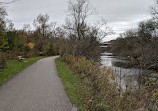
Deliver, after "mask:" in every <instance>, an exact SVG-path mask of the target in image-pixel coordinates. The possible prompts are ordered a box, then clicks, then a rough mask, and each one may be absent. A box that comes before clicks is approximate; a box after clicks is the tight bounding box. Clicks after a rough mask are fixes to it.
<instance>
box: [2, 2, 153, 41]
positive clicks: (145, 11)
mask: <svg viewBox="0 0 158 111" xmlns="http://www.w3.org/2000/svg"><path fill="white" fill-rule="evenodd" d="M0 1H10V0H0ZM89 1H90V4H91V5H92V6H93V7H94V8H96V10H97V14H95V15H93V16H91V17H90V18H89V21H90V22H91V23H95V22H96V21H98V20H99V19H100V18H101V17H103V18H105V20H107V22H108V25H109V26H110V27H111V28H112V29H113V30H114V31H115V34H114V35H111V36H109V37H107V38H106V39H105V40H111V39H114V38H116V37H117V36H118V35H119V33H122V32H124V31H125V30H127V29H129V28H134V27H136V24H137V23H138V22H139V21H142V20H145V19H148V18H149V15H150V14H149V7H150V6H152V5H153V4H154V0H89ZM67 7H68V0H19V1H18V2H15V3H13V4H10V5H8V6H7V7H6V8H7V12H8V18H9V19H11V20H12V22H13V23H14V24H15V27H16V28H18V29H19V28H22V27H23V24H32V22H33V20H34V18H35V17H37V15H38V14H40V13H42V14H44V13H48V15H49V16H50V18H51V21H53V22H57V23H58V24H62V23H64V20H65V17H66V16H67V14H68V13H67Z"/></svg>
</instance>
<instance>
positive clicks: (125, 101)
mask: <svg viewBox="0 0 158 111" xmlns="http://www.w3.org/2000/svg"><path fill="white" fill-rule="evenodd" d="M61 60H62V61H64V62H65V63H66V64H68V65H69V66H70V67H71V69H72V70H73V71H75V72H76V73H78V74H79V75H80V78H81V81H82V83H84V84H86V85H87V86H88V87H89V88H90V89H91V90H92V93H91V94H92V97H93V98H92V104H93V105H92V106H91V107H92V108H90V109H89V111H135V110H137V109H139V108H142V107H144V106H145V105H146V104H145V100H144V99H143V98H144V92H143V91H141V90H140V91H139V92H136V91H135V90H133V89H130V88H128V89H127V90H126V92H124V93H122V94H121V95H120V89H118V88H117V83H111V81H110V80H112V79H113V75H112V70H111V69H110V68H106V67H104V68H102V69H100V68H99V67H98V66H97V65H96V64H95V62H93V61H92V60H87V59H86V58H85V57H74V56H71V55H63V56H62V57H61Z"/></svg>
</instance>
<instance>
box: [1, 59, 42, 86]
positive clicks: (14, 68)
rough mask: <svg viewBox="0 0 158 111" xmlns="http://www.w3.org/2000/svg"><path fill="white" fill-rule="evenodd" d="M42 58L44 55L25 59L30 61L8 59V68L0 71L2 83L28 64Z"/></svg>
mask: <svg viewBox="0 0 158 111" xmlns="http://www.w3.org/2000/svg"><path fill="white" fill-rule="evenodd" d="M42 58H43V57H36V58H28V59H25V60H24V61H28V62H19V61H18V60H10V61H7V68H6V69H3V70H1V72H0V84H2V83H4V82H5V81H7V80H8V79H9V78H11V77H12V76H14V75H15V74H17V73H18V72H20V71H21V70H22V69H24V68H26V67H27V66H29V65H31V64H33V63H34V62H36V61H37V60H40V59H42Z"/></svg>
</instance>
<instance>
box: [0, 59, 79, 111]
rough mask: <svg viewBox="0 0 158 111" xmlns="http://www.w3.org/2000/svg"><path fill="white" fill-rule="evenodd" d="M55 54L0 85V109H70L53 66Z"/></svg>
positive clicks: (27, 110) (62, 110) (69, 103)
mask: <svg viewBox="0 0 158 111" xmlns="http://www.w3.org/2000/svg"><path fill="white" fill-rule="evenodd" d="M55 58H56V57H49V58H45V59H42V60H39V61H37V62H36V63H35V64H33V65H31V66H29V67H28V68H26V69H24V70H23V71H22V72H20V73H19V74H17V75H16V76H14V77H13V78H11V79H10V80H9V81H8V82H6V83H5V84H4V85H2V86H0V111H72V109H76V108H74V107H72V104H71V102H70V100H69V98H68V96H67V95H66V93H65V91H64V87H63V85H62V81H61V80H60V78H59V77H58V74H57V71H56V65H55Z"/></svg>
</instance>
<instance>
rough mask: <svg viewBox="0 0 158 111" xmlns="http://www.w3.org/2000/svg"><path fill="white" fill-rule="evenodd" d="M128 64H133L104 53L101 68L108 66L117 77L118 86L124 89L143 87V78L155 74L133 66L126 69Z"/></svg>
mask: <svg viewBox="0 0 158 111" xmlns="http://www.w3.org/2000/svg"><path fill="white" fill-rule="evenodd" d="M127 64H128V66H129V64H132V63H131V61H129V60H122V59H120V58H118V57H115V56H113V54H112V53H108V52H105V53H102V56H101V67H103V66H106V67H109V68H111V69H112V72H113V73H114V74H115V75H116V76H115V77H116V78H115V80H116V81H117V83H118V86H119V87H120V88H122V89H124V90H125V89H126V88H127V87H132V88H133V87H135V88H139V87H140V86H142V85H143V84H142V79H141V78H142V76H141V75H148V74H151V73H155V71H152V70H141V69H139V68H134V67H132V66H130V67H126V66H127Z"/></svg>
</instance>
